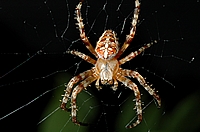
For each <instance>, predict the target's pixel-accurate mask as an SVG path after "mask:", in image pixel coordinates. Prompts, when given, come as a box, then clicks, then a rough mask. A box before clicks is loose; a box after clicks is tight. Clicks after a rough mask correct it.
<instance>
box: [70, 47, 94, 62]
mask: <svg viewBox="0 0 200 132" xmlns="http://www.w3.org/2000/svg"><path fill="white" fill-rule="evenodd" d="M67 53H70V54H72V55H76V56H78V57H80V58H82V59H83V60H85V61H87V62H88V63H91V64H93V65H95V64H96V60H94V59H92V58H91V57H90V56H88V55H85V54H84V53H81V52H78V51H74V50H72V51H67Z"/></svg>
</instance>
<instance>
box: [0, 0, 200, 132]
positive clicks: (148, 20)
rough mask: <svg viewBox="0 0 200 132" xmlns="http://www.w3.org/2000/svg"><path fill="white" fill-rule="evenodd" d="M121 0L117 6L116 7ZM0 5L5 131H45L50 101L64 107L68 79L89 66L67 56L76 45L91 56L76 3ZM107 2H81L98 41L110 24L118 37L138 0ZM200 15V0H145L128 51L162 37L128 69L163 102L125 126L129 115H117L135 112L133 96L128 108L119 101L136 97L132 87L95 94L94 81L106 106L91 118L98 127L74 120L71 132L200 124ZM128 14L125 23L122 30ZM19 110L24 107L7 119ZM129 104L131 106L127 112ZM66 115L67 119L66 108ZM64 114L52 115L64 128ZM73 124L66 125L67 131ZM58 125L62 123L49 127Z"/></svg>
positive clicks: (89, 28) (99, 99)
mask: <svg viewBox="0 0 200 132" xmlns="http://www.w3.org/2000/svg"><path fill="white" fill-rule="evenodd" d="M121 2H122V4H121V7H120V8H119V9H120V10H116V9H117V7H118V6H119V4H120V3H121ZM0 3H1V4H0V28H1V30H0V33H1V37H0V38H1V44H0V60H1V64H0V65H1V70H0V90H1V92H0V104H1V112H0V115H1V116H0V126H1V127H0V129H1V130H0V131H11V130H15V131H41V129H40V125H41V124H42V123H41V124H39V125H37V123H38V122H39V121H40V120H41V115H42V114H43V113H44V111H45V109H46V108H47V107H49V104H51V102H50V100H55V102H54V103H55V104H54V105H55V107H54V109H55V108H56V107H59V101H58V99H61V97H60V95H61V94H63V90H64V86H63V85H64V83H67V82H68V80H69V79H70V78H71V77H72V76H74V75H77V74H78V73H80V72H83V71H85V70H87V69H89V68H90V67H92V65H90V64H88V63H86V62H84V61H81V59H80V58H77V57H76V58H74V57H73V56H72V55H68V54H65V51H66V50H68V49H71V50H72V49H76V50H77V49H78V51H81V52H83V53H85V54H88V55H90V56H92V55H91V54H90V53H89V52H88V50H87V49H86V48H85V47H84V45H83V44H82V42H81V41H80V40H79V32H78V29H77V28H76V25H75V23H76V20H75V19H74V9H75V7H76V5H77V4H78V0H77V1H76V0H73V1H65V0H60V1H53V0H49V1H46V2H45V1H39V0H35V1H27V0H26V1H25V0H18V1H14V0H10V1H5V0H4V1H1V2H0ZM105 3H106V2H105V1H94V0H93V1H91V0H89V1H86V2H84V4H83V7H82V15H83V18H84V23H85V24H86V25H85V28H86V32H87V35H88V36H89V38H90V41H91V43H92V44H93V46H95V43H96V41H97V40H98V38H99V37H100V36H101V34H102V33H103V31H104V30H105V29H112V30H114V31H116V33H117V34H118V38H119V41H120V43H123V41H124V39H125V36H126V34H128V33H129V30H130V22H131V17H132V13H131V12H132V11H133V9H134V1H133V0H124V1H116V0H115V1H114V0H107V4H105ZM103 6H105V10H103ZM86 7H87V8H86ZM129 14H130V16H128V15H129ZM199 15H200V3H199V1H198V0H189V1H186V0H142V5H141V13H140V16H139V19H140V22H139V23H138V27H137V33H136V36H135V39H134V41H133V43H132V45H131V46H130V47H129V49H128V50H127V51H126V52H125V53H124V55H123V56H125V55H127V54H128V53H130V52H131V51H134V50H137V49H138V48H140V47H141V46H142V45H143V44H145V43H148V42H151V41H153V40H159V43H158V44H156V45H154V46H152V47H151V49H148V50H147V51H146V52H145V54H144V55H141V56H139V57H138V58H136V59H134V60H132V61H131V62H130V63H127V64H125V65H123V68H128V69H132V70H135V69H137V70H138V71H139V72H140V73H141V74H142V75H144V76H145V77H146V78H147V81H148V82H150V83H152V84H153V86H154V87H155V88H156V90H158V91H159V94H160V96H161V98H162V108H161V109H160V110H158V109H157V108H156V107H155V106H156V105H155V103H153V102H152V103H150V104H151V106H149V107H147V109H145V110H144V111H145V115H144V117H145V120H143V122H142V123H141V124H140V126H137V127H136V128H133V129H130V130H127V129H125V128H124V126H125V125H126V124H127V123H128V121H129V120H127V121H126V122H124V123H122V122H123V121H122V120H123V119H120V118H119V117H118V114H119V116H120V117H121V116H124V117H129V114H130V113H129V112H133V111H132V109H133V106H134V103H133V102H132V104H131V105H130V104H128V103H126V105H125V106H126V107H123V109H122V107H121V106H120V107H119V105H120V104H122V102H123V101H125V102H130V103H131V101H128V100H130V99H132V98H133V97H130V98H128V99H127V97H129V96H133V94H132V93H130V90H129V89H124V87H123V86H121V85H120V86H119V90H118V91H116V92H115V93H114V92H112V91H111V90H110V89H109V88H107V87H105V88H104V89H103V90H102V91H100V92H98V91H97V90H96V89H95V87H94V85H92V86H91V88H88V89H89V93H91V94H92V98H94V99H95V100H96V101H97V102H98V103H99V105H100V106H101V107H99V109H98V112H99V113H100V116H97V117H96V119H95V118H94V119H93V120H92V121H93V122H94V124H95V125H94V126H90V127H87V128H84V130H82V127H78V126H74V125H73V124H71V126H72V127H74V129H72V130H71V131H100V129H101V131H140V132H141V131H148V130H151V131H181V132H182V131H198V130H200V129H199V126H200V124H199V122H200V121H199V119H200V115H199V111H198V109H199V107H200V105H199V92H200V91H199V82H200V71H199V66H200V57H199V55H200V54H199V50H200V45H199V42H200V39H199V37H200V33H199V31H200V30H199V29H200V26H199V23H200V20H199ZM124 20H126V21H125V22H126V23H125V26H124V29H123V32H121V31H122V27H123V22H124ZM65 30H66V31H65ZM133 81H136V80H133ZM136 82H137V81H136ZM138 85H139V84H138ZM92 89H93V90H92ZM139 89H140V90H141V93H142V94H144V96H142V97H143V98H144V99H143V101H144V104H145V105H144V106H147V104H148V102H150V101H152V98H151V96H150V95H148V94H147V92H146V91H145V90H143V88H142V87H139ZM57 91H59V92H57ZM121 93H122V94H121ZM120 94H121V96H120V98H118V96H119V95H120ZM56 96H58V99H57V98H56ZM93 96H94V97H93ZM36 97H39V99H37V98H36ZM33 99H35V101H34V100H33ZM30 101H32V102H31V103H30V104H28V105H27V106H26V105H25V104H27V103H28V102H30ZM24 105H25V106H24ZM21 106H22V107H23V108H20V107H21ZM112 106H114V107H112ZM83 107H84V106H83ZM16 109H19V110H18V111H16V112H14V113H13V114H11V115H9V116H7V117H5V118H4V116H5V115H6V114H8V113H10V112H12V111H14V110H16ZM127 109H130V110H131V111H129V112H128V111H127V112H126V110H127ZM52 110H53V109H52ZM52 110H49V111H52ZM121 110H122V111H123V112H122V113H120V111H121ZM58 111H59V112H61V113H62V114H63V112H62V111H60V110H58ZM98 112H97V113H98ZM49 113H50V112H49ZM102 113H105V115H104V114H102ZM156 113H158V115H156ZM45 114H46V115H47V114H48V113H45ZM132 114H133V115H131V116H134V113H132ZM153 115H155V116H153ZM63 116H66V117H65V118H66V119H69V117H68V116H69V113H67V114H66V113H64V114H63ZM1 117H2V118H1ZM43 117H44V115H43ZM49 118H50V119H51V116H50V117H49ZM61 118H62V116H61ZM61 118H60V119H59V118H58V119H57V120H56V119H54V118H52V119H53V120H54V125H55V126H57V125H56V124H57V123H58V124H59V125H61V127H63V126H64V124H65V122H66V121H63V120H62V119H61ZM122 118H123V117H122ZM50 119H48V118H47V120H50ZM130 119H132V118H130ZM118 120H119V121H118ZM120 121H121V123H122V124H120V123H119V122H120ZM44 122H46V121H44ZM145 122H146V123H145ZM118 123H119V124H118ZM124 124H125V125H124ZM147 125H149V126H147ZM49 126H51V125H49ZM68 126H70V125H67V126H66V127H65V129H63V131H67V130H70V129H71V128H68ZM119 127H120V128H121V129H119ZM60 130H61V128H60V127H57V128H56V129H55V130H54V129H51V131H60ZM43 131H44V130H43Z"/></svg>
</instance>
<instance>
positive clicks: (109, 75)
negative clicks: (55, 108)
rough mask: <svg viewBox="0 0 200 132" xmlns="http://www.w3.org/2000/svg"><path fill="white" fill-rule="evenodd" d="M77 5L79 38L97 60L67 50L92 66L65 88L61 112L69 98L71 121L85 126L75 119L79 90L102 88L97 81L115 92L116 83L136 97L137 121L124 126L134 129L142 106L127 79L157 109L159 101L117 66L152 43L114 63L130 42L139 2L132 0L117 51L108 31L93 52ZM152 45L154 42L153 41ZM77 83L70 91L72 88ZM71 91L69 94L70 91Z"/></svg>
mask: <svg viewBox="0 0 200 132" xmlns="http://www.w3.org/2000/svg"><path fill="white" fill-rule="evenodd" d="M81 6H82V2H79V4H78V5H77V7H76V15H77V17H76V19H77V21H78V23H77V25H78V26H79V31H80V37H81V39H82V41H83V43H84V44H85V46H86V47H87V49H88V50H89V51H90V52H91V53H92V54H93V55H94V56H95V57H96V58H97V60H94V59H92V58H91V57H90V56H88V55H85V54H83V53H81V52H78V51H68V53H71V54H73V55H76V56H78V57H80V58H82V59H83V60H85V61H87V62H88V63H91V64H93V65H94V67H93V68H92V69H90V70H87V71H85V72H83V73H80V74H79V75H77V76H75V77H73V78H72V79H71V80H70V81H69V83H68V84H67V86H66V90H65V94H64V95H63V99H62V101H61V102H62V103H61V109H63V110H69V109H68V108H66V104H67V102H68V100H69V99H71V116H72V122H74V123H75V124H77V125H86V124H85V123H81V122H79V121H78V120H77V117H76V115H77V113H76V111H77V106H76V98H77V95H78V93H80V92H81V91H82V90H83V89H86V87H88V86H89V85H90V84H91V83H92V82H94V81H95V80H96V83H95V85H96V88H97V89H98V90H100V89H101V88H102V87H101V86H99V82H101V84H103V85H113V86H112V87H111V88H112V89H113V90H114V91H115V90H117V87H118V82H117V81H119V82H121V83H123V84H124V85H125V86H126V87H128V88H130V89H131V90H133V91H134V94H135V98H136V109H137V116H138V118H137V121H136V122H135V123H133V124H131V125H128V126H127V128H132V127H135V126H137V125H138V124H139V123H140V122H141V121H142V106H141V95H140V91H139V90H138V87H137V85H136V84H135V83H133V82H132V81H131V80H130V79H128V78H127V77H132V78H136V79H137V80H138V82H139V83H140V84H141V85H142V86H143V87H144V88H145V89H146V90H147V91H148V92H149V94H150V95H152V96H153V97H154V98H155V99H156V101H157V103H158V106H159V107H160V106H161V99H160V97H159V95H157V94H156V92H155V91H154V89H152V88H151V87H150V86H149V85H148V84H147V83H146V81H145V79H144V78H143V77H142V76H141V75H140V74H139V73H138V72H136V71H132V70H128V69H122V68H120V65H122V64H124V63H126V62H127V61H130V60H131V59H133V58H134V57H136V56H137V55H139V54H140V53H141V52H143V51H144V50H145V49H146V48H149V47H150V46H151V45H152V44H153V43H149V44H146V45H145V46H143V47H141V48H140V49H139V50H137V51H135V52H131V53H130V54H129V55H127V56H126V57H124V58H122V59H120V60H118V58H119V57H120V56H121V54H122V53H123V52H124V51H125V50H126V49H127V47H128V46H129V45H130V43H131V42H132V40H133V38H134V35H135V31H136V24H137V20H138V15H139V11H140V3H139V1H138V0H135V10H134V16H133V20H132V28H131V30H130V34H129V35H127V37H126V40H125V42H124V44H123V45H122V47H121V48H119V43H118V41H117V38H116V34H115V33H114V32H113V31H112V30H106V31H105V32H104V33H103V34H102V36H101V37H100V38H99V41H98V42H97V44H96V48H95V49H94V48H93V47H92V45H91V43H90V42H89V40H88V37H87V36H86V34H85V29H84V24H83V19H82V17H81ZM154 43H157V42H156V41H155V42H154ZM78 82H80V83H79V84H78V85H77V86H76V87H75V88H74V89H73V86H74V85H75V84H76V83H78ZM72 89H73V91H72Z"/></svg>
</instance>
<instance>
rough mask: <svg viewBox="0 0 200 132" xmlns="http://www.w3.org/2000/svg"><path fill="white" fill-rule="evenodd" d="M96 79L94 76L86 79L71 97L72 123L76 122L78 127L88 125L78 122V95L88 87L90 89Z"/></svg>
mask: <svg viewBox="0 0 200 132" xmlns="http://www.w3.org/2000/svg"><path fill="white" fill-rule="evenodd" d="M95 80H96V78H95V77H94V76H92V75H91V76H89V77H88V78H86V79H85V80H83V81H82V82H80V83H79V84H78V85H77V86H76V87H75V88H74V90H73V92H72V96H71V108H72V110H71V115H72V122H74V123H75V124H77V125H88V124H86V123H82V122H79V121H78V120H77V117H76V115H77V113H76V111H77V106H76V98H77V95H78V94H79V93H80V92H81V91H82V90H83V89H84V88H86V87H88V86H89V85H90V84H91V83H92V82H93V81H95Z"/></svg>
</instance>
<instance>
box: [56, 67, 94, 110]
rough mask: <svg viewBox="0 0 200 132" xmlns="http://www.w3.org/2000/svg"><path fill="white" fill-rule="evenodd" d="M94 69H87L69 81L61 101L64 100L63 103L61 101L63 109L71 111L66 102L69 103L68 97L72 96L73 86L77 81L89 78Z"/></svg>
mask: <svg viewBox="0 0 200 132" xmlns="http://www.w3.org/2000/svg"><path fill="white" fill-rule="evenodd" d="M92 70H93V69H91V70H87V71H85V72H83V73H81V74H79V75H77V76H75V77H73V78H72V79H71V80H70V81H69V83H68V84H67V86H66V90H64V91H65V94H64V95H62V96H63V99H62V101H61V102H62V103H61V106H60V107H61V109H63V110H67V111H69V109H67V108H66V104H67V102H68V99H69V98H70V95H71V92H72V88H73V86H74V84H76V83H78V82H79V81H81V80H83V79H85V78H87V77H88V76H91V75H92V74H93V71H92Z"/></svg>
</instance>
